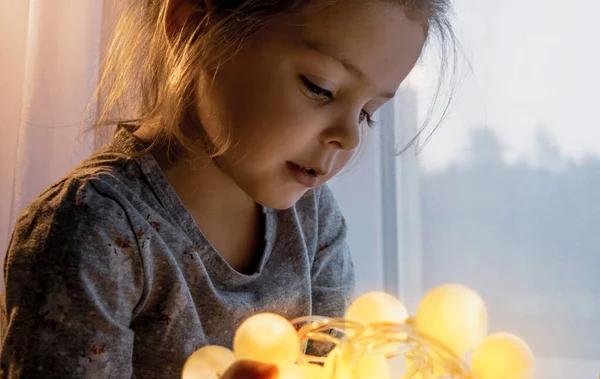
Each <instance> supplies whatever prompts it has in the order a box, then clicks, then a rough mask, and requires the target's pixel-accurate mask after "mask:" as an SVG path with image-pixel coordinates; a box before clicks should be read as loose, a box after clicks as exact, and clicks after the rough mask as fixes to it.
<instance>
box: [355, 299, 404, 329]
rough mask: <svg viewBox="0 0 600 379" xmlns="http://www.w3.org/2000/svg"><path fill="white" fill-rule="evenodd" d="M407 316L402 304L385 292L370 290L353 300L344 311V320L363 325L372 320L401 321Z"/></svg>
mask: <svg viewBox="0 0 600 379" xmlns="http://www.w3.org/2000/svg"><path fill="white" fill-rule="evenodd" d="M407 317H408V312H407V311H406V308H405V307H404V305H403V304H402V303H401V302H400V300H398V299H397V298H395V297H394V296H392V295H388V294H387V293H385V292H370V293H367V294H364V295H362V296H360V297H359V298H358V299H356V300H354V302H352V304H351V305H350V307H349V308H348V311H347V312H346V320H350V321H355V322H358V323H361V324H363V325H367V324H369V323H374V322H397V323H403V322H405V321H406V318H407Z"/></svg>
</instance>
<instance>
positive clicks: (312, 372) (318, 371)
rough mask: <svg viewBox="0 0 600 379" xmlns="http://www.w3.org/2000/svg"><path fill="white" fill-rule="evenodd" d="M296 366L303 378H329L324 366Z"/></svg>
mask: <svg viewBox="0 0 600 379" xmlns="http://www.w3.org/2000/svg"><path fill="white" fill-rule="evenodd" d="M298 368H299V369H300V373H301V375H302V378H303V379H304V378H306V379H331V378H328V377H327V376H326V375H325V368H323V366H319V365H314V364H305V365H300V366H298Z"/></svg>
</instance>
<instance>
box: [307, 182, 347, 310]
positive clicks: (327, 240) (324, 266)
mask: <svg viewBox="0 0 600 379" xmlns="http://www.w3.org/2000/svg"><path fill="white" fill-rule="evenodd" d="M318 204H319V206H318V213H319V216H318V217H319V220H318V232H317V233H318V239H317V241H318V245H317V246H318V247H317V252H316V253H315V259H314V261H313V266H312V272H311V276H312V300H313V314H314V315H318V316H327V317H343V316H344V313H345V311H346V309H347V308H348V306H349V305H350V302H351V300H352V297H353V296H354V285H355V283H354V266H353V263H352V257H351V255H350V249H349V247H348V244H347V242H346V231H347V226H346V222H345V220H344V217H343V216H342V213H341V212H340V210H339V207H338V205H337V202H336V200H335V198H334V196H333V193H332V192H331V189H329V187H328V186H326V185H323V186H322V187H321V190H320V195H319V203H318Z"/></svg>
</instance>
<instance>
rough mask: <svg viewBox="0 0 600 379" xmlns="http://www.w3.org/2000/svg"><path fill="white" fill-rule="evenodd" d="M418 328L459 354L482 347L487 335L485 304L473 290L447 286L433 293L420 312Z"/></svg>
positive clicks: (451, 285)
mask: <svg viewBox="0 0 600 379" xmlns="http://www.w3.org/2000/svg"><path fill="white" fill-rule="evenodd" d="M415 324H416V327H417V328H418V329H419V330H420V331H421V332H423V333H425V334H427V335H429V336H431V337H434V338H435V339H437V340H438V341H440V342H441V343H443V344H445V345H446V346H447V347H448V348H450V349H452V350H453V351H454V352H455V353H457V354H464V353H467V352H469V351H471V350H473V349H474V348H475V346H477V345H479V344H480V343H481V341H483V339H484V338H485V336H486V334H487V327H488V316H487V311H486V309H485V304H484V303H483V301H482V300H481V298H480V297H479V295H478V294H477V293H476V292H475V291H473V290H472V289H470V288H468V287H465V286H462V285H459V284H446V285H442V286H439V287H436V288H434V289H432V290H431V291H429V292H428V293H427V294H426V295H425V296H424V297H423V300H422V301H421V303H420V304H419V307H418V309H417V314H416V317H415Z"/></svg>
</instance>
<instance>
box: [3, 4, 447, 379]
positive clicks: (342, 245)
mask: <svg viewBox="0 0 600 379" xmlns="http://www.w3.org/2000/svg"><path fill="white" fill-rule="evenodd" d="M448 1H449V0H370V1H364V0H337V1H336V0H327V1H325V0H312V1H309V0H296V1H292V0H246V1H239V0H238V1H235V0H220V1H219V0H205V1H203V0H170V1H169V0H145V1H141V0H136V1H134V2H132V5H131V6H130V7H129V8H127V9H126V10H125V14H124V16H123V18H122V21H121V22H120V24H119V26H118V27H117V32H116V34H115V38H114V40H113V43H112V44H111V46H110V49H109V56H108V60H107V65H106V71H105V74H104V76H103V80H102V84H101V86H102V87H101V88H103V89H101V90H100V93H104V92H106V93H105V95H106V96H105V97H104V98H105V99H106V103H105V110H106V112H104V114H107V113H109V112H114V111H115V110H116V109H120V108H119V107H117V105H118V104H121V103H122V101H123V100H126V99H127V100H126V103H125V105H126V106H127V107H129V108H130V109H135V110H136V111H137V112H138V113H137V116H136V117H133V118H130V119H128V120H127V119H125V118H124V117H121V118H120V119H118V121H119V122H118V123H117V124H118V128H117V131H116V132H115V134H114V137H113V139H112V142H111V143H110V144H108V145H107V146H106V147H105V148H103V149H102V150H100V151H99V152H97V153H96V154H94V155H93V156H92V157H90V158H89V159H87V160H86V161H85V162H84V163H83V164H82V165H80V166H79V167H78V168H76V169H75V170H74V171H73V172H71V173H70V174H69V175H68V176H67V177H65V178H64V179H63V180H62V181H60V182H59V183H57V184H55V185H54V186H52V187H51V188H50V189H48V190H47V191H46V192H44V193H43V194H42V195H41V196H40V197H39V198H38V199H36V200H35V201H34V202H33V203H32V204H31V205H30V206H29V208H28V209H27V210H26V211H25V212H24V213H23V214H22V215H21V217H20V218H19V220H18V221H17V224H16V227H15V230H14V234H13V237H12V240H11V243H10V246H9V249H8V254H7V258H6V262H5V270H6V271H5V272H6V275H5V277H6V292H5V294H4V295H3V296H2V301H1V307H0V310H1V313H2V323H1V333H2V350H1V356H0V358H1V359H0V363H1V366H0V373H1V375H0V376H1V377H2V378H62V379H65V378H125V377H133V376H135V377H138V378H178V377H180V376H181V369H182V367H183V364H184V362H185V360H186V358H187V357H188V356H189V355H190V354H192V353H193V352H194V351H195V350H196V349H198V348H200V347H202V346H205V345H207V344H216V345H223V346H228V347H230V346H231V343H232V340H233V334H234V332H235V330H236V328H237V326H238V325H239V324H240V322H242V321H243V320H244V319H245V318H247V317H248V316H250V315H252V314H254V313H257V312H276V313H279V314H281V315H283V316H285V317H286V318H288V319H292V318H295V317H298V316H304V315H310V314H317V315H323V316H330V317H339V316H342V315H343V314H344V311H345V308H346V306H347V305H348V303H349V301H350V298H351V294H352V290H353V285H354V276H353V266H352V262H351V258H350V253H349V251H348V247H347V245H346V242H345V236H346V225H345V223H344V218H343V217H342V215H341V214H340V211H339V209H338V207H337V205H336V202H335V200H334V198H333V195H332V193H331V191H330V189H329V188H328V187H327V186H326V185H325V183H326V182H327V181H328V180H329V179H330V178H332V177H333V176H334V175H336V174H337V173H338V172H339V171H340V170H341V169H342V168H343V167H344V166H345V165H346V163H347V162H348V161H349V159H350V158H351V157H352V156H353V154H354V153H355V152H356V149H357V147H358V146H359V144H360V141H361V135H362V133H363V132H365V129H368V127H369V126H370V123H371V117H372V115H373V113H374V112H375V111H376V110H377V109H378V108H380V107H381V106H382V105H383V104H384V103H385V102H386V101H388V100H389V99H391V98H392V97H393V96H394V92H395V91H396V90H397V88H398V87H399V85H400V83H401V82H402V81H403V80H404V78H405V77H406V76H407V74H408V73H409V71H410V70H411V69H412V67H413V66H414V65H415V63H416V62H417V60H418V58H419V56H420V54H421V51H422V48H423V46H424V43H425V41H426V40H427V38H428V36H430V35H431V34H432V33H433V32H434V31H438V32H444V28H446V27H447V25H448V22H447V19H446V12H447V7H448V4H447V2H448ZM103 91H104V92H103ZM105 121H106V120H105V119H104V118H103V119H102V120H101V122H99V124H105V123H106V122H105ZM252 369H255V371H256V372H263V373H265V374H264V377H267V376H268V375H270V374H269V372H271V373H272V372H273V371H272V370H271V371H270V369H269V368H268V367H267V368H265V367H263V366H260V365H258V364H256V365H254V364H251V363H250V364H247V365H246V366H244V365H241V366H237V368H234V369H232V371H231V372H229V373H228V374H227V375H228V377H230V378H236V377H241V378H246V377H250V376H251V374H250V373H249V372H251V371H252ZM244 370H246V371H244ZM248 370H249V371H248ZM236 372H237V374H236ZM239 372H245V373H241V374H240V373H239Z"/></svg>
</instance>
